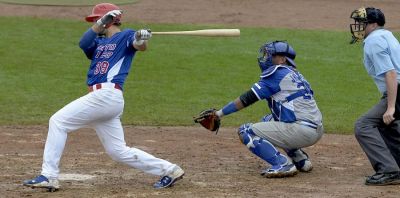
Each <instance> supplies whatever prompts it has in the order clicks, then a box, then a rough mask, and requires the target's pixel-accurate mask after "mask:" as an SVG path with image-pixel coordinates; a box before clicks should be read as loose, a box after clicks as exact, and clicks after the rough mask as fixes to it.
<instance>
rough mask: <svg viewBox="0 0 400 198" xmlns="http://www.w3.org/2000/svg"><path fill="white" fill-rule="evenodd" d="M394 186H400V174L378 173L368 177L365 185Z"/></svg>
mask: <svg viewBox="0 0 400 198" xmlns="http://www.w3.org/2000/svg"><path fill="white" fill-rule="evenodd" d="M394 184H400V172H392V173H376V174H374V175H372V176H368V177H367V178H366V180H365V185H373V186H384V185H394Z"/></svg>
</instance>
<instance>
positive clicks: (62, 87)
mask: <svg viewBox="0 0 400 198" xmlns="http://www.w3.org/2000/svg"><path fill="white" fill-rule="evenodd" d="M0 26H1V27H7V28H3V29H2V31H0V57H1V63H0V84H1V88H0V124H1V125H10V124H47V122H48V119H49V117H50V116H51V115H52V114H53V113H55V112H56V111H57V110H58V109H60V108H62V107H63V106H64V105H66V104H67V103H68V102H70V101H72V100H74V99H76V98H78V97H80V96H82V95H84V94H85V93H86V92H87V88H86V86H85V78H86V72H87V67H88V65H89V60H87V59H86V57H85V55H84V54H83V53H82V52H81V50H80V49H79V47H78V42H79V39H80V37H81V35H82V34H83V32H84V31H85V30H86V29H87V28H88V24H85V23H81V22H77V21H70V20H50V19H34V18H16V17H0ZM124 27H125V28H126V27H132V28H141V27H150V28H151V29H152V30H153V31H168V30H192V29H203V28H232V27H223V26H195V25H160V24H124ZM349 38H350V36H349V33H348V32H333V31H312V30H288V29H272V28H241V37H240V38H206V37H184V36H159V35H155V36H153V38H152V39H151V41H150V46H149V50H148V51H146V52H144V53H138V54H137V56H136V58H135V60H134V63H133V67H132V70H131V73H130V75H129V77H128V79H127V82H126V85H125V92H124V96H125V110H124V116H123V123H124V124H134V125H183V126H190V125H193V122H192V116H194V115H196V114H197V113H198V112H199V111H201V110H203V109H205V108H209V107H215V108H221V107H222V106H223V105H225V104H226V103H227V102H229V101H231V100H233V99H235V98H236V97H238V96H239V95H240V94H242V93H243V92H244V91H247V90H248V89H249V88H250V87H251V86H252V84H253V83H254V82H257V81H258V79H259V77H258V76H259V72H260V71H259V68H258V66H257V62H256V57H257V55H258V49H259V47H260V45H261V44H262V43H264V42H265V41H267V40H277V39H279V40H282V39H285V40H287V41H288V42H289V43H290V44H291V45H292V46H293V47H294V49H295V50H296V52H297V54H298V56H297V58H296V62H297V64H298V69H299V70H300V71H301V72H302V73H303V75H304V76H305V77H306V78H307V80H308V81H309V82H310V84H311V86H312V88H313V90H314V92H315V97H316V99H317V102H318V106H319V107H320V109H321V111H322V113H323V116H324V125H325V129H326V130H327V131H328V132H335V133H351V132H352V130H353V123H354V121H355V120H356V119H357V118H358V117H359V116H360V115H362V114H363V113H364V112H366V111H367V110H368V109H369V108H370V107H371V106H372V105H373V104H375V103H376V102H377V101H378V100H379V93H378V90H377V89H376V87H375V85H374V83H373V81H372V80H371V79H370V78H369V76H368V75H367V73H366V71H365V70H364V68H363V65H362V49H361V46H360V45H349V44H348V41H349ZM267 112H268V110H267V105H266V102H264V101H260V102H258V103H256V104H254V105H252V106H250V107H248V108H246V109H244V110H242V111H241V112H238V113H235V114H232V115H230V116H227V117H225V118H224V120H223V123H222V124H223V126H239V125H240V124H242V123H246V122H257V121H258V120H259V119H260V118H261V117H262V116H263V115H264V114H266V113H267Z"/></svg>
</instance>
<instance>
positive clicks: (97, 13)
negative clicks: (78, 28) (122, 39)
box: [85, 3, 121, 25]
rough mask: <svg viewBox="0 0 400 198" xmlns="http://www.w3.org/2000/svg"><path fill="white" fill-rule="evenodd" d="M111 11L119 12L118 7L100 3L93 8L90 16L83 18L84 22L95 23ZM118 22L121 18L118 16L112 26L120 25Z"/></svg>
mask: <svg viewBox="0 0 400 198" xmlns="http://www.w3.org/2000/svg"><path fill="white" fill-rule="evenodd" d="M112 10H120V9H119V7H118V6H116V5H114V4H111V3H100V4H97V5H95V6H94V7H93V10H92V14H90V15H89V16H87V17H85V20H86V21H87V22H96V21H97V20H98V19H100V18H101V17H102V16H103V15H105V14H107V12H109V11H112ZM120 20H121V16H118V17H117V18H116V19H115V21H114V24H117V25H120V24H121V23H120Z"/></svg>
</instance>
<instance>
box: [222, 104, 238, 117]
mask: <svg viewBox="0 0 400 198" xmlns="http://www.w3.org/2000/svg"><path fill="white" fill-rule="evenodd" d="M236 111H238V109H237V108H236V105H235V103H234V102H230V103H229V104H227V105H225V106H224V108H222V113H223V114H224V115H229V114H231V113H234V112H236Z"/></svg>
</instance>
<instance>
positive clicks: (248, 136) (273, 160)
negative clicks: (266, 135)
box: [238, 123, 287, 166]
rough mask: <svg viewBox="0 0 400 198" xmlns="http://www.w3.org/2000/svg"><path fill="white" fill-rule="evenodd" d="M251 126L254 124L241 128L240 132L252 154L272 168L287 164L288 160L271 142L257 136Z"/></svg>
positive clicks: (242, 140)
mask: <svg viewBox="0 0 400 198" xmlns="http://www.w3.org/2000/svg"><path fill="white" fill-rule="evenodd" d="M251 126H252V123H247V124H243V125H242V126H240V128H239V130H238V135H239V138H240V141H241V142H242V143H243V144H244V145H246V146H247V148H249V150H250V151H251V152H252V153H254V154H255V155H257V156H258V157H260V158H261V159H263V160H264V161H266V162H268V163H270V164H271V165H272V166H275V165H281V164H284V163H287V158H286V157H285V156H284V155H282V154H281V153H280V152H279V151H278V150H277V149H276V148H275V147H274V146H273V145H272V144H271V143H270V142H268V141H267V140H265V139H263V138H260V137H258V136H257V135H255V134H254V132H253V130H252V129H251Z"/></svg>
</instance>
